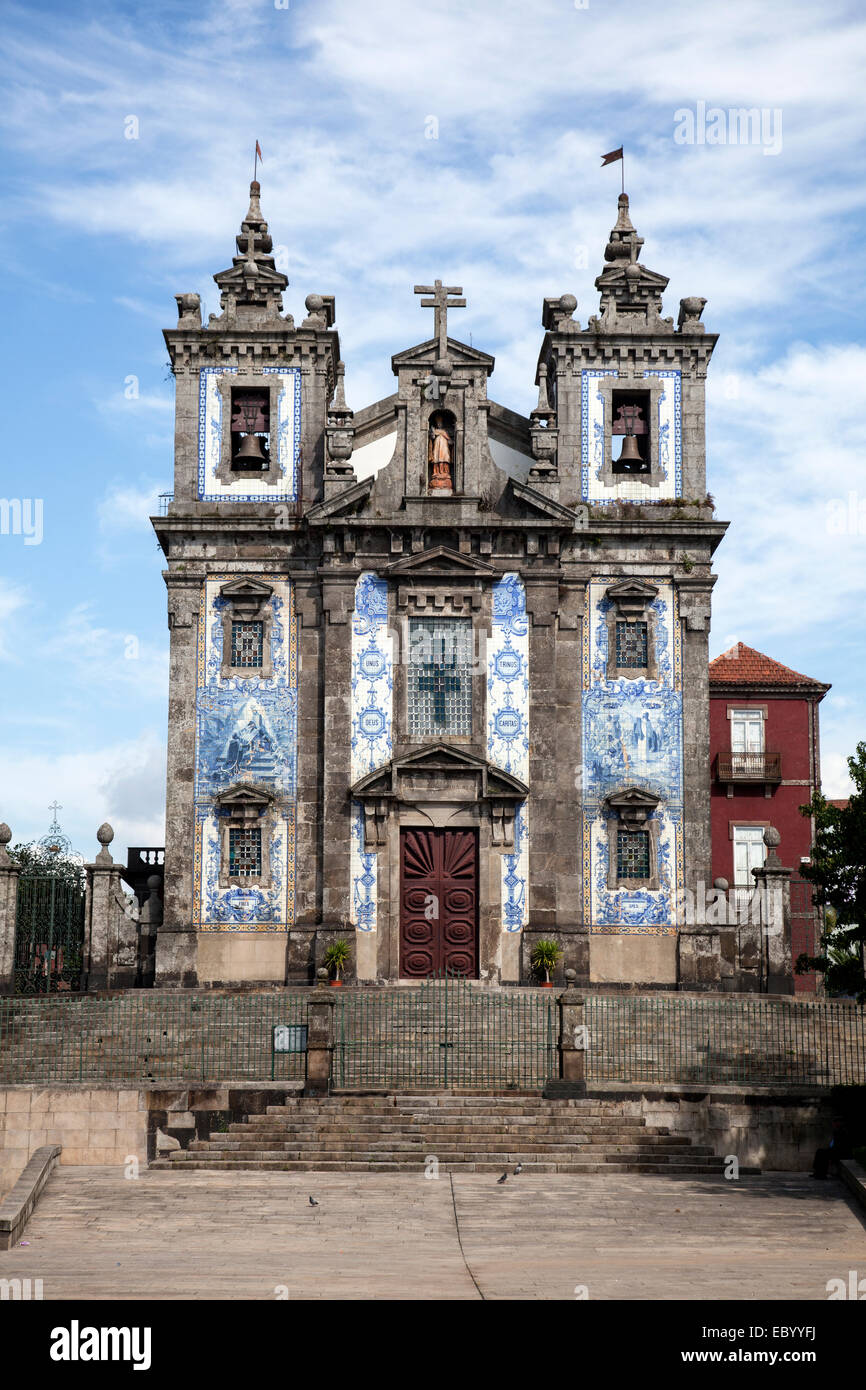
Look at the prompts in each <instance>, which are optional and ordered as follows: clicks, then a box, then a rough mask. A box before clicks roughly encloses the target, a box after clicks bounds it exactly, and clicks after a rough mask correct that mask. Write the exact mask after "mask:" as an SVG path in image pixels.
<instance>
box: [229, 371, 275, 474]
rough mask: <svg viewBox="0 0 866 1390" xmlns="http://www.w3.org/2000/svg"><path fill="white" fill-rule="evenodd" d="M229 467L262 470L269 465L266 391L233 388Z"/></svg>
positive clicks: (268, 425)
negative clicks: (230, 461)
mask: <svg viewBox="0 0 866 1390" xmlns="http://www.w3.org/2000/svg"><path fill="white" fill-rule="evenodd" d="M231 436H232V444H231V449H232V468H233V469H238V470H239V471H250V472H255V473H261V472H263V471H265V470H266V469H267V468H268V467H269V466H270V398H269V395H268V393H267V392H266V391H254V390H248V389H245V388H242V387H236V388H235V389H233V390H232V422H231Z"/></svg>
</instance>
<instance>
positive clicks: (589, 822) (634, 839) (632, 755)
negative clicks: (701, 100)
mask: <svg viewBox="0 0 866 1390" xmlns="http://www.w3.org/2000/svg"><path fill="white" fill-rule="evenodd" d="M642 246H643V238H642V237H639V236H638V235H637V232H636V231H635V228H634V226H633V225H632V222H631V218H630V215H629V200H628V196H627V195H626V194H624V193H623V194H622V195H621V196H620V198H619V200H618V211H617V219H616V224H615V226H614V227H613V229H612V231H611V233H610V238H609V240H608V243H607V246H606V247H605V251H604V259H605V267H604V269H603V270H602V272H601V274H600V275H599V276H598V278H597V279H596V282H595V284H596V288H597V289H598V291H599V293H600V310H599V313H598V315H597V316H594V317H591V318H590V319H589V322H588V324H587V326H586V328H584V329H581V327H580V325H579V323H577V322H576V321H575V318H574V310H575V308H576V301H575V300H574V297H573V296H571V295H563V296H561V297H560V298H559V299H547V300H545V303H544V312H543V323H544V327H545V329H546V334H545V338H544V342H543V344H542V349H541V354H540V359H539V379H540V382H541V386H542V391H543V400H544V404H545V405H547V406H548V407H549V412H550V413H549V414H548V415H547V416H546V417H545V418H546V420H547V421H548V422H549V424H550V425H551V426H552V427H553V428H555V431H556V441H557V443H556V450H555V454H554V453H553V451H550V452H549V455H548V461H547V462H546V464H545V469H546V479H547V483H546V486H547V491H548V492H549V493H550V494H552V495H555V496H556V497H557V498H558V500H559V501H560V502H561V503H564V504H565V505H567V506H569V507H572V508H574V509H575V510H576V511H577V512H578V513H579V514H580V515H581V517H582V518H583V526H584V530H583V532H582V533H581V532H580V531H579V530H576V532H575V535H574V538H573V540H572V541H571V542H570V543H569V545H568V546H567V547H566V553H565V555H564V557H563V568H564V570H565V572H566V574H567V576H568V580H569V582H570V583H574V582H575V581H577V580H578V579H579V581H580V588H579V599H578V600H577V602H578V603H579V607H580V609H581V614H580V622H581V652H580V660H579V668H580V671H579V681H580V691H581V695H580V712H579V725H580V753H579V757H577V759H576V761H577V763H578V769H579V770H578V778H577V780H578V784H579V796H578V801H579V816H580V824H581V837H582V853H581V878H582V892H581V898H582V918H583V922H584V924H585V930H586V931H587V933H588V940H587V942H586V945H587V947H588V959H587V961H586V962H585V964H584V966H583V968H580V970H579V973H580V974H581V975H582V976H583V977H584V978H586V979H589V980H593V981H598V982H605V981H610V982H619V983H626V982H627V983H643V982H653V983H659V984H668V985H676V984H679V985H681V986H683V985H687V984H688V983H690V982H696V981H697V980H698V978H699V977H700V979H701V980H702V981H703V977H704V974H705V972H706V962H705V961H704V956H705V955H706V953H707V952H709V954H710V956H712V957H713V958H714V964H712V963H711V966H710V969H711V970H717V967H718V959H717V957H718V941H715V943H711V942H710V941H709V938H708V939H707V940H704V937H703V936H702V935H701V934H700V933H697V934H695V932H694V931H693V930H691V929H689V928H687V927H686V926H685V924H684V922H682V921H681V920H680V917H681V915H682V914H681V913H680V911H679V907H678V904H679V903H680V901H681V899H682V894H683V891H684V890H685V889H690V890H694V888H695V886H696V884H697V883H698V882H700V881H702V882H703V883H704V884H707V885H709V884H710V883H711V882H712V878H711V869H710V862H711V855H710V810H709V786H710V776H709V685H708V669H707V663H708V649H707V644H708V635H709V625H710V597H711V593H712V587H713V584H714V582H715V577H714V575H713V574H712V569H711V562H712V555H713V552H714V550H715V548H716V546H717V545H718V543H719V541H720V540H721V538H722V536H723V535H724V531H725V529H726V528H725V525H724V524H723V523H720V522H718V521H716V520H715V518H714V512H713V506H712V502H711V499H710V498H709V497H708V496H707V484H706V445H705V432H704V409H705V401H704V384H705V378H706V372H707V367H708V365H709V361H710V358H711V356H712V352H713V348H714V346H715V343H716V335H715V334H711V333H707V332H706V331H705V329H704V325H703V324H702V322H701V314H702V311H703V308H704V304H705V302H706V301H705V300H704V299H700V298H688V299H683V300H682V301H681V302H680V312H679V317H678V321H677V323H676V325H674V322H673V319H672V318H665V317H663V315H662V292H663V291H664V289H665V287H666V286H667V283H668V281H667V278H666V277H665V276H663V275H660V274H658V273H656V272H655V271H652V270H649V269H648V268H647V267H645V266H644V265H642V264H641V262H640V259H639V258H640V252H641V248H642ZM541 404H542V402H541V401H540V406H541ZM554 458H555V460H556V462H555V465H554V462H553V460H554ZM705 982H706V983H710V980H709V979H707V980H706V981H705Z"/></svg>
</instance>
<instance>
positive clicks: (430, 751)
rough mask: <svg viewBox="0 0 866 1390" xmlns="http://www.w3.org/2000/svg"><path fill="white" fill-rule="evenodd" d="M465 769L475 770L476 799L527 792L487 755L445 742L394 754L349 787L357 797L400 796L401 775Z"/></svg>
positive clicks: (520, 796) (509, 798)
mask: <svg viewBox="0 0 866 1390" xmlns="http://www.w3.org/2000/svg"><path fill="white" fill-rule="evenodd" d="M467 772H470V773H474V774H475V775H476V776H477V778H478V797H479V799H484V800H504V801H523V800H525V798H526V797H527V796H528V795H529V788H528V786H527V785H526V783H525V782H522V781H521V780H520V778H519V777H515V776H513V774H512V773H510V772H506V771H505V770H504V768H501V767H496V766H495V764H494V763H491V762H488V761H487V759H486V758H479V757H476V755H475V754H474V753H468V752H466V751H465V749H462V748H454V747H452V745H451V744H448V743H434V744H431V745H430V746H429V747H426V748H418V749H415V750H414V751H413V752H411V753H406V754H404V755H403V756H402V757H399V758H394V759H393V760H392V761H391V762H389V763H386V764H385V766H384V767H381V768H377V769H376V771H375V772H368V773H366V774H365V775H364V776H363V777H361V778H360V779H359V780H358V781H357V782H356V783H355V785H354V786H353V787H352V790H351V794H352V796H353V797H355V798H356V799H360V800H364V799H366V798H368V797H399V795H400V783H401V781H402V779H403V777H413V778H416V779H417V777H418V775H419V774H423V773H429V774H430V775H431V777H441V776H442V775H443V774H445V775H446V776H447V775H448V773H452V774H454V775H455V776H457V775H465V774H466V773H467Z"/></svg>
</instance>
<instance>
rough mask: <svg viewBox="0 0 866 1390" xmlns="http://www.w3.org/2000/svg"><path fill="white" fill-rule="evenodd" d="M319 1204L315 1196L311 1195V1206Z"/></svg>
mask: <svg viewBox="0 0 866 1390" xmlns="http://www.w3.org/2000/svg"><path fill="white" fill-rule="evenodd" d="M318 1205H319V1204H318V1202H317V1201H316V1199H315V1197H311V1198H310V1206H311V1207H317V1206H318Z"/></svg>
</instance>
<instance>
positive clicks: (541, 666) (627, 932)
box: [154, 183, 725, 988]
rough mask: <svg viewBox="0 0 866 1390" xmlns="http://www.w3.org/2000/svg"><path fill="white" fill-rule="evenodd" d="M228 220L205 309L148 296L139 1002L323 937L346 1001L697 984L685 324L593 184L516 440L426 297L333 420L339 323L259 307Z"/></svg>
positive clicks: (693, 606) (266, 243) (703, 979)
mask: <svg viewBox="0 0 866 1390" xmlns="http://www.w3.org/2000/svg"><path fill="white" fill-rule="evenodd" d="M259 196H260V190H259V186H258V184H257V183H254V184H253V185H252V186H251V199H250V207H249V211H248V212H247V215H246V217H245V218H244V220H243V223H242V225H241V230H240V234H239V235H238V238H237V254H236V255H235V257H234V259H233V263H232V266H231V267H230V268H229V269H228V270H225V271H223V272H221V273H219V274H217V275H216V276H215V277H214V278H215V280H216V283H217V285H218V287H219V290H220V304H221V312H220V313H219V314H217V315H211V316H210V320H209V322H208V323H207V325H204V324H203V323H202V321H201V308H200V302H199V298H198V296H197V295H192V294H183V295H178V296H177V302H178V310H179V316H178V323H177V326H176V328H173V329H171V330H169V331H167V332H166V335H165V337H166V341H167V344H168V348H169V352H170V354H171V361H172V365H173V370H174V375H175V378H176V383H177V411H176V444H175V454H176V458H175V488H174V494H173V500H172V502H171V503H170V505H169V506H168V508H167V515H166V516H164V517H159V518H154V525H155V527H156V530H157V534H158V538H159V541H160V544H161V546H162V548H163V551H164V553H165V555H166V559H167V569H166V571H165V579H166V585H167V590H168V616H169V627H170V635H171V677H170V681H171V684H170V704H169V749H168V776H167V820H166V853H165V910H164V920H163V925H162V926H161V928H160V931H159V935H158V941H157V959H156V983H157V985H160V984H162V985H173V984H178V985H193V984H201V985H208V984H210V985H234V984H240V983H248V984H264V983H272V984H279V983H282V982H285V983H304V982H307V981H309V980H311V979H313V978H314V972H315V969H316V967H317V966H320V965H321V962H322V957H323V954H324V951H325V950H326V949H327V947H328V945H329V944H331V943H332V942H334V941H335V940H337V939H339V938H346V939H348V940H349V941H350V943H351V947H352V964H351V976H352V977H354V978H357V980H358V981H359V982H361V981H370V982H373V981H377V980H378V981H413V980H415V981H417V980H422V979H425V978H427V977H428V976H430V975H431V974H432V973H435V972H437V971H441V970H445V969H449V970H453V971H456V972H459V973H461V974H464V975H467V976H469V977H470V978H477V979H479V980H482V981H486V982H488V983H490V984H500V983H502V984H505V983H518V982H525V981H527V980H529V979H530V978H532V971H531V966H530V959H531V953H532V949H533V946H534V944H535V943H536V942H538V941H539V940H541V939H553V940H555V941H556V942H557V943H558V944H559V946H560V948H561V950H562V958H561V962H560V967H559V968H560V969H562V968H570V969H572V970H574V971H575V972H576V977H577V980H578V981H579V982H586V983H610V984H625V985H628V984H648V985H654V986H659V987H667V988H677V987H680V988H682V987H692V986H694V985H703V986H707V985H709V986H712V985H713V984H717V983H718V975H717V973H716V974H715V975H714V974H713V971H714V970H716V972H717V966H718V960H719V949H718V943H717V942H716V944H715V945H713V944H712V943H709V944H708V939H707V936H706V932H705V931H704V929H703V928H702V926H701V924H700V923H698V924H697V925H696V924H695V923H694V922H693V921H686V920H685V918H684V914H683V912H682V908H681V904H682V901H683V897H684V894H685V892H686V890H688V891H689V892H692V893H694V892H696V890H697V889H698V885H699V884H704V885H708V884H710V883H711V882H712V880H711V841H710V773H709V684H708V651H707V643H708V634H709V625H710V599H711V592H712V587H713V583H714V576H713V573H712V557H713V553H714V551H715V549H716V547H717V545H718V544H719V541H720V540H721V538H722V536H723V534H724V531H725V524H724V523H722V522H719V521H718V520H716V518H715V515H714V510H713V506H712V502H711V500H710V499H709V498H708V496H707V484H706V463H705V436H704V385H705V377H706V372H707V368H708V365H709V361H710V357H711V355H712V351H713V347H714V345H715V342H716V337H715V335H714V334H711V333H708V332H706V331H705V329H704V326H703V324H702V322H701V314H702V310H703V307H704V300H702V299H699V298H690V299H684V300H682V301H681V303H680V310H679V316H678V320H677V322H676V324H675V323H674V321H673V319H672V318H669V317H667V318H666V317H663V313H662V292H663V290H664V289H665V286H666V285H667V279H666V278H665V277H664V276H662V275H659V274H656V273H655V272H653V271H650V270H648V269H646V268H645V267H644V266H643V265H642V264H641V262H640V250H641V247H642V245H643V242H642V239H641V238H640V237H639V236H638V235H637V233H636V231H635V229H634V227H633V226H632V223H631V220H630V214H629V205H628V198H627V197H626V196H625V195H622V196H621V197H620V198H619V205H618V210H617V219H616V225H615V226H614V228H613V230H612V231H611V234H610V239H609V241H608V244H607V246H606V248H605V249H604V262H605V264H604V269H603V270H602V272H601V274H600V275H599V277H598V279H597V280H596V286H597V288H598V290H599V293H600V309H599V313H598V314H597V315H596V316H594V317H591V318H590V319H589V322H588V324H587V325H586V327H583V328H582V327H581V325H580V323H579V322H578V320H577V319H576V317H575V310H576V307H577V304H576V300H575V299H574V297H573V296H572V295H570V294H562V295H560V296H559V297H552V298H548V299H545V300H544V304H543V307H542V330H543V332H542V335H541V342H540V352H539V358H538V369H537V377H536V382H537V385H538V405H537V407H536V408H535V409H534V410H533V411H532V412H531V414H530V415H529V417H528V418H527V417H524V416H522V415H520V414H518V413H516V412H515V411H513V410H511V409H509V408H508V407H507V406H504V405H501V404H498V403H497V402H496V401H495V400H494V399H492V397H491V395H490V392H489V385H490V379H491V376H492V374H493V370H494V359H493V358H492V357H491V356H489V355H488V354H486V353H485V352H483V351H480V350H479V349H477V348H474V347H470V346H467V345H466V344H465V343H462V342H460V341H459V340H458V339H457V338H456V337H454V336H453V325H454V320H455V317H456V315H457V313H458V311H459V309H460V308H462V307H463V305H464V304H465V300H464V299H463V297H462V294H463V291H462V288H461V287H457V286H451V287H449V286H447V285H443V284H442V283H441V282H440V281H436V282H435V283H434V284H432V285H424V286H415V292H416V293H417V294H419V295H420V296H421V300H420V304H421V307H422V308H423V310H424V312H425V313H429V312H430V310H432V327H433V334H432V336H431V337H429V338H427V339H426V340H425V341H423V342H421V343H420V344H419V345H418V346H415V347H411V348H408V349H406V350H405V351H402V352H398V353H397V354H396V355H395V356H394V357H393V358H392V367H393V372H394V376H395V379H396V383H395V384H396V389H395V391H394V393H393V394H392V395H390V396H388V397H387V398H386V399H384V400H381V401H378V402H376V403H375V404H373V405H369V406H366V407H365V408H364V409H362V410H357V411H353V410H352V409H350V408H349V406H348V405H347V403H346V398H345V389H344V380H343V372H344V369H343V364H342V361H341V357H340V345H339V337H338V334H337V331H336V329H335V327H334V322H335V306H334V300H333V298H332V297H329V296H327V295H320V294H310V295H309V296H308V297H307V300H306V309H307V316H306V317H305V318H304V319H303V320H302V321H301V322H299V323H298V324H295V322H294V321H293V319H292V317H291V315H289V314H284V313H283V309H282V294H283V291H284V290H285V289H286V287H287V283H288V282H287V280H286V278H285V276H284V275H282V274H281V273H280V272H279V271H278V270H277V268H276V266H275V263H274V259H273V254H272V244H271V239H270V235H269V232H268V226H267V223H266V222H265V221H264V220H263V218H262V214H261V210H260V203H259ZM407 289H408V287H407ZM708 961H709V962H710V965H709V967H708V965H707V962H708ZM713 962H715V965H713ZM708 972H709V973H708Z"/></svg>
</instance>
